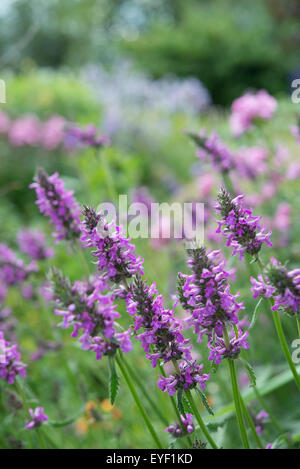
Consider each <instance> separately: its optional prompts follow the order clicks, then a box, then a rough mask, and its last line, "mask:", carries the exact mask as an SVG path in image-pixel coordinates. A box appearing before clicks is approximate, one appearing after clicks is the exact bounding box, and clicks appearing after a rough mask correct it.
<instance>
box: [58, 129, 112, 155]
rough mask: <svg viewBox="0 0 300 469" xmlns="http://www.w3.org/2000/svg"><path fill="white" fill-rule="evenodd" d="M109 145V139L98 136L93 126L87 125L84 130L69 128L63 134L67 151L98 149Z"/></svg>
mask: <svg viewBox="0 0 300 469" xmlns="http://www.w3.org/2000/svg"><path fill="white" fill-rule="evenodd" d="M107 145H109V139H108V137H106V136H105V135H102V136H98V135H97V129H96V127H95V126H94V125H88V126H87V127H85V128H84V129H81V128H80V127H77V126H69V127H68V128H67V129H66V132H65V146H66V148H67V149H68V150H72V149H73V148H75V149H77V148H78V149H80V148H85V147H94V148H100V147H102V146H107Z"/></svg>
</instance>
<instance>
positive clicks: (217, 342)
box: [207, 329, 249, 365]
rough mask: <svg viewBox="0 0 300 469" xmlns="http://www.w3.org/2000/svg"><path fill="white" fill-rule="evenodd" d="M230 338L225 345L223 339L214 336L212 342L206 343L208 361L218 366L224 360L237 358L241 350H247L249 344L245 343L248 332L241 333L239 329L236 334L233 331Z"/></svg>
mask: <svg viewBox="0 0 300 469" xmlns="http://www.w3.org/2000/svg"><path fill="white" fill-rule="evenodd" d="M231 335H232V337H231V338H230V340H229V342H228V343H226V342H225V340H224V338H223V337H219V336H217V335H216V337H215V339H214V341H213V342H212V341H211V340H210V341H209V342H208V344H207V346H208V348H209V349H210V353H209V360H214V362H215V364H216V365H218V364H219V363H221V361H222V360H223V359H224V358H231V359H234V358H237V357H238V356H239V354H240V352H241V349H248V348H249V344H248V342H247V337H248V331H245V332H243V331H242V330H241V329H238V330H237V333H236V332H235V331H233V332H232V333H231Z"/></svg>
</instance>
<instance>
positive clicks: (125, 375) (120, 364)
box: [116, 355, 163, 449]
mask: <svg viewBox="0 0 300 469" xmlns="http://www.w3.org/2000/svg"><path fill="white" fill-rule="evenodd" d="M116 362H117V365H118V367H119V368H120V371H121V373H122V375H123V378H124V380H125V381H126V384H127V386H128V388H129V391H130V393H131V395H132V397H133V400H134V401H135V403H136V406H137V408H138V409H139V411H140V413H141V415H142V417H143V419H144V422H145V424H146V426H147V428H148V430H149V432H150V434H151V436H152V438H153V441H154V442H155V444H156V446H157V447H158V448H159V449H163V446H162V444H161V443H160V441H159V439H158V436H157V435H156V433H155V430H154V428H153V426H152V424H151V422H150V420H149V417H148V415H147V414H146V412H145V410H144V407H143V406H142V404H141V401H140V399H139V397H138V395H137V392H136V390H135V388H134V385H133V383H132V381H131V379H130V377H129V375H128V373H127V371H126V368H125V366H124V364H123V361H122V359H120V357H118V356H117V355H116Z"/></svg>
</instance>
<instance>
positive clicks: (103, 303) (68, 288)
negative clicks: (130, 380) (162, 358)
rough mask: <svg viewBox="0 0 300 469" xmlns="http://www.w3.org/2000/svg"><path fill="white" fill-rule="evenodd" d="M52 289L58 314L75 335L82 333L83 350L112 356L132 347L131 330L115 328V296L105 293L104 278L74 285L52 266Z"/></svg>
mask: <svg viewBox="0 0 300 469" xmlns="http://www.w3.org/2000/svg"><path fill="white" fill-rule="evenodd" d="M52 285H53V293H54V297H55V299H56V303H57V308H56V309H55V310H54V312H55V314H57V315H58V316H61V317H62V318H63V323H62V327H63V328H67V327H69V326H73V332H72V334H71V336H72V337H77V336H78V335H79V332H80V333H81V335H80V338H79V342H80V343H81V345H82V348H83V349H84V350H93V351H94V352H95V353H96V358H97V360H98V359H101V358H102V356H104V355H109V356H113V355H115V353H116V351H117V350H118V349H119V348H121V350H122V351H123V352H124V353H126V352H129V351H130V350H131V341H130V330H128V331H125V332H116V331H115V320H116V319H118V318H119V317H120V315H119V313H118V312H117V311H116V305H114V296H113V295H112V294H111V293H109V294H103V290H104V289H105V288H106V287H107V285H106V282H105V281H104V279H101V278H100V279H99V278H96V279H90V281H88V282H75V283H74V284H73V285H72V284H71V283H70V282H69V280H67V279H66V278H64V277H63V276H62V275H61V273H60V272H58V271H56V270H54V269H53V270H52Z"/></svg>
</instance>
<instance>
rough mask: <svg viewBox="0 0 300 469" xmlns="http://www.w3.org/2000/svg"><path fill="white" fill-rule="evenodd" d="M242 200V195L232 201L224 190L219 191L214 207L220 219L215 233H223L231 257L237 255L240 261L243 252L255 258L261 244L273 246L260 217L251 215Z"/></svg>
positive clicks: (250, 211) (249, 209) (269, 233)
mask: <svg viewBox="0 0 300 469" xmlns="http://www.w3.org/2000/svg"><path fill="white" fill-rule="evenodd" d="M243 199H244V195H239V196H237V197H236V198H234V199H232V197H231V196H230V195H229V193H228V192H227V191H226V190H225V189H221V191H220V192H219V195H218V205H217V206H216V210H217V212H218V213H220V215H221V217H222V219H221V220H218V225H219V227H218V229H217V233H220V232H221V231H222V232H223V234H224V236H225V238H226V239H227V243H226V246H231V247H232V250H233V251H232V255H233V256H234V255H236V254H237V253H238V254H239V258H240V260H241V259H243V257H244V253H245V252H246V253H248V254H250V255H252V256H257V254H258V253H259V251H260V249H261V247H262V244H263V243H266V244H267V245H268V246H273V245H272V243H271V241H270V235H271V231H269V232H266V229H265V228H264V227H261V225H260V223H259V221H260V220H261V216H258V217H255V216H254V215H252V209H251V208H245V207H244V206H243V204H242V200H243Z"/></svg>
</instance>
